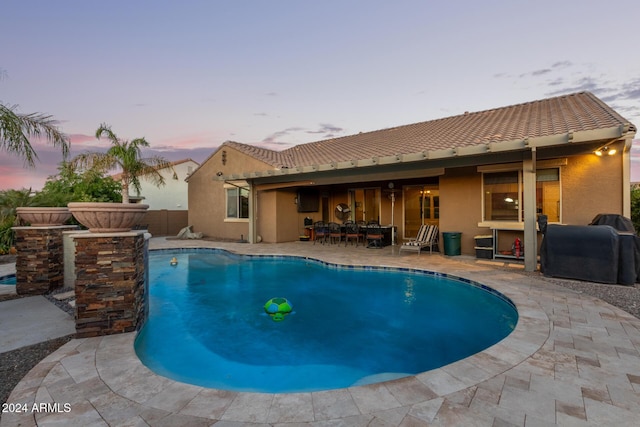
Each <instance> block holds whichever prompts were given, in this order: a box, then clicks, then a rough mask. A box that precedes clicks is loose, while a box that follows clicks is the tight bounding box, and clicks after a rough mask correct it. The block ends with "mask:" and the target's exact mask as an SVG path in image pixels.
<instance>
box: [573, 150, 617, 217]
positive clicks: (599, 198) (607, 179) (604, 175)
mask: <svg viewBox="0 0 640 427" xmlns="http://www.w3.org/2000/svg"><path fill="white" fill-rule="evenodd" d="M561 174H562V175H561V181H562V222H563V223H565V224H573V225H586V224H589V223H590V222H591V220H592V219H593V218H594V217H595V216H596V215H597V214H599V213H612V214H622V191H623V186H622V156H621V155H619V154H618V155H614V156H603V157H598V156H595V155H593V154H589V155H586V156H579V157H569V159H568V161H567V165H566V166H564V167H563V168H562V170H561Z"/></svg>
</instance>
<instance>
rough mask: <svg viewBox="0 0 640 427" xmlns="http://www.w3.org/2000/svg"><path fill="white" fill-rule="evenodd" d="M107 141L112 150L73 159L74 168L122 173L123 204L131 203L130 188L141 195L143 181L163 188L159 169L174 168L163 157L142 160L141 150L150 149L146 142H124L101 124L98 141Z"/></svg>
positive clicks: (135, 140) (137, 139)
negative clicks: (143, 178) (106, 139)
mask: <svg viewBox="0 0 640 427" xmlns="http://www.w3.org/2000/svg"><path fill="white" fill-rule="evenodd" d="M102 137H106V138H108V139H109V141H110V142H111V147H110V148H109V149H108V150H107V151H106V152H105V153H101V152H87V153H83V154H80V155H78V156H76V157H74V158H73V159H72V160H71V164H72V165H73V167H74V168H81V169H83V170H90V169H93V170H96V171H100V172H102V173H106V172H108V171H110V170H118V169H119V170H121V176H122V178H121V180H120V182H121V184H122V203H129V186H133V187H134V188H135V189H136V190H137V191H138V193H140V191H141V189H140V178H141V177H143V176H144V177H145V178H146V179H149V180H150V181H151V182H152V183H153V184H154V185H156V186H161V185H164V178H163V176H162V174H161V173H160V172H159V170H160V169H164V168H168V167H171V164H170V163H169V161H167V160H166V159H164V158H162V157H160V156H152V157H149V158H143V157H142V151H141V147H148V146H149V143H148V142H147V140H146V139H144V138H136V139H134V140H132V141H124V140H121V139H120V138H118V137H117V136H116V134H115V133H113V131H112V130H111V127H110V126H108V125H107V124H104V123H103V124H101V125H100V127H99V128H98V130H97V131H96V138H98V139H100V138H102Z"/></svg>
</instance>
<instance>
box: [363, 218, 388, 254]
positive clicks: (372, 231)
mask: <svg viewBox="0 0 640 427" xmlns="http://www.w3.org/2000/svg"><path fill="white" fill-rule="evenodd" d="M383 237H384V236H383V234H382V228H380V224H377V223H373V224H369V225H367V237H366V239H367V243H368V245H367V247H369V248H378V249H379V248H382V239H383Z"/></svg>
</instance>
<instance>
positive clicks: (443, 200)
mask: <svg viewBox="0 0 640 427" xmlns="http://www.w3.org/2000/svg"><path fill="white" fill-rule="evenodd" d="M635 132H636V127H635V126H634V125H633V124H631V123H629V121H628V120H626V119H625V118H623V117H622V116H620V115H619V114H618V113H617V112H615V111H614V110H613V109H612V108H611V107H609V106H608V105H606V104H605V103H604V102H603V101H601V100H600V99H598V98H597V97H596V96H594V95H593V94H591V93H589V92H580V93H574V94H570V95H564V96H559V97H554V98H549V99H543V100H538V101H532V102H527V103H523V104H518V105H512V106H507V107H502V108H496V109H491V110H486V111H480V112H475V113H464V114H462V115H458V116H453V117H447V118H443V119H438V120H431V121H427V122H421V123H415V124H409V125H405V126H398V127H394V128H389V129H382V130H378V131H373V132H365V133H359V134H356V135H351V136H345V137H341V138H334V139H328V140H324V141H318V142H312V143H308V144H301V145H297V146H294V147H292V148H289V149H286V150H283V151H272V150H268V149H264V148H259V147H255V146H251V145H246V144H241V143H237V142H231V141H229V142H225V143H224V144H222V145H221V146H220V147H219V148H218V149H217V150H216V151H215V152H214V153H213V154H212V155H211V156H210V157H209V158H208V159H207V160H206V161H205V162H203V164H202V165H200V167H199V168H198V169H196V170H195V171H194V172H193V173H192V174H191V176H189V178H188V184H189V223H190V224H192V225H193V227H194V230H196V231H201V232H203V233H204V234H205V235H208V236H213V237H219V238H225V239H240V238H241V236H242V238H245V239H247V240H248V241H249V242H260V241H262V242H285V241H293V240H297V239H298V237H299V235H301V234H303V233H304V232H305V229H304V223H305V218H311V220H312V221H318V220H324V221H338V219H337V217H336V207H337V206H338V205H339V204H346V205H347V206H348V207H349V214H348V215H349V219H353V220H365V221H368V220H377V221H379V222H380V224H389V225H391V224H392V225H394V226H397V238H398V241H399V243H401V241H402V239H408V238H411V237H415V234H416V232H417V230H418V227H419V226H420V224H437V225H438V226H439V229H440V230H441V232H448V231H450V232H459V233H462V234H461V248H462V252H463V253H465V254H473V253H474V247H475V240H474V237H475V236H477V235H488V234H490V235H493V236H494V237H495V242H496V243H495V248H496V253H495V254H496V255H500V252H503V251H505V252H506V251H508V250H510V249H511V246H512V243H513V241H514V239H515V238H520V239H522V241H523V244H524V257H525V267H526V268H527V269H528V270H534V269H535V268H536V254H537V247H538V244H539V240H540V238H541V236H540V235H539V233H538V231H537V227H536V221H537V218H538V216H539V215H541V214H542V215H546V216H547V217H548V221H549V223H561V224H579V225H585V224H588V223H589V222H591V220H592V219H593V217H594V216H596V215H597V214H599V213H615V214H622V215H625V216H627V217H629V216H630V209H631V208H630V164H631V163H630V148H631V143H632V140H633V138H634V136H635ZM595 153H598V154H599V155H596V154H595ZM343 219H345V218H344V215H341V220H343ZM441 240H442V239H441Z"/></svg>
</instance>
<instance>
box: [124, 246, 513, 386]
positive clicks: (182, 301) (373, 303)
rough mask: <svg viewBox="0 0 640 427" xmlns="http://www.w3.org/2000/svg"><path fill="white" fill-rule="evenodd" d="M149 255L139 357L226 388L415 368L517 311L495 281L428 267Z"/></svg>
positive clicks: (320, 382)
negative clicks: (487, 284)
mask: <svg viewBox="0 0 640 427" xmlns="http://www.w3.org/2000/svg"><path fill="white" fill-rule="evenodd" d="M173 256H175V257H176V258H177V259H178V265H177V266H175V267H171V266H170V265H169V260H170V259H171V258H172V257H173ZM149 267H150V268H149V270H150V316H149V319H148V321H147V323H146V325H145V326H144V328H143V329H142V330H141V331H140V333H139V335H138V337H137V339H136V343H135V348H136V352H137V354H138V357H139V358H140V359H141V360H142V362H143V363H144V364H145V365H146V366H148V367H149V368H150V369H151V370H153V371H154V372H156V373H158V374H160V375H164V376H166V377H169V378H172V379H175V380H178V381H182V382H187V383H191V384H196V385H200V386H205V387H214V388H220V389H226V390H235V391H259V392H269V393H275V392H278V393H283V392H300V391H316V390H327V389H333V388H343V387H349V386H352V385H363V384H369V383H374V382H379V381H384V380H388V379H393V378H399V377H403V376H408V375H414V374H417V373H420V372H424V371H428V370H430V369H434V368H438V367H440V366H443V365H446V364H448V363H451V362H454V361H456V360H459V359H462V358H465V357H467V356H470V355H472V354H474V353H477V352H479V351H482V350H483V349H485V348H487V347H489V346H491V345H493V344H495V343H496V342H498V341H500V340H501V339H503V338H504V337H505V336H507V335H508V334H509V333H510V332H511V331H512V330H513V328H514V327H515V325H516V323H517V319H518V314H517V311H516V309H515V307H514V306H513V304H512V303H510V302H509V301H508V300H507V299H506V297H503V296H501V295H500V294H498V293H497V292H495V291H493V292H492V291H490V290H488V289H483V288H482V287H480V286H474V285H472V284H470V283H465V282H463V281H459V280H453V279H451V278H447V277H442V276H438V275H434V274H425V273H415V272H408V271H404V272H403V271H397V270H394V271H389V270H383V269H353V268H342V267H336V266H330V265H326V264H323V263H320V262H317V261H312V260H305V259H302V258H293V257H247V256H239V255H234V254H231V253H228V252H225V251H215V250H212V251H208V252H205V251H195V252H193V253H188V252H183V251H178V252H168V251H162V252H158V253H154V252H152V253H151V254H150V255H149ZM273 297H285V298H287V299H288V300H289V301H290V302H291V304H292V305H293V312H292V313H291V314H288V315H286V317H285V319H284V320H283V321H281V322H274V321H273V320H272V319H271V318H270V317H269V316H268V315H267V314H266V313H265V311H264V305H265V302H266V301H268V300H269V299H270V298H273Z"/></svg>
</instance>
